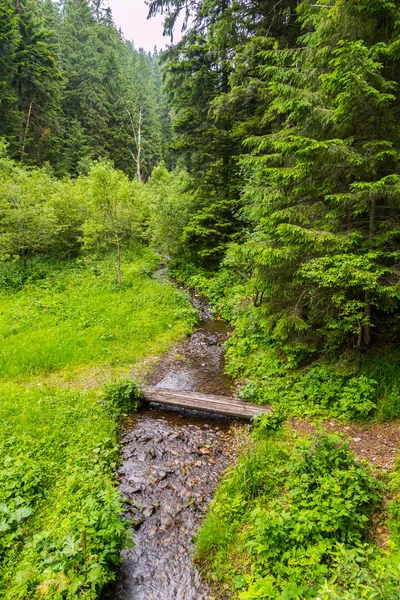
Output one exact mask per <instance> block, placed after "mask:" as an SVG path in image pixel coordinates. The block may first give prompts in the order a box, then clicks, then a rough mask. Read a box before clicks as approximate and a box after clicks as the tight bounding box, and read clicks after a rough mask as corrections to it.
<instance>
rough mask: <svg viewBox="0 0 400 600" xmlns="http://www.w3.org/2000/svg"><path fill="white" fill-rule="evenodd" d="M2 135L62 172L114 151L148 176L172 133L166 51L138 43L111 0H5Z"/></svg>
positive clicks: (30, 161) (19, 153)
mask: <svg viewBox="0 0 400 600" xmlns="http://www.w3.org/2000/svg"><path fill="white" fill-rule="evenodd" d="M0 13H1V15H2V18H1V30H0V48H1V54H0V79H1V85H0V136H3V137H4V138H5V139H6V140H7V141H8V142H9V145H10V153H11V156H12V157H14V158H16V159H18V160H21V161H22V162H23V163H25V164H27V165H37V166H42V165H44V164H45V163H49V164H50V165H51V166H52V167H53V169H54V171H55V173H56V174H57V175H58V176H61V175H73V176H75V175H77V174H78V173H81V172H85V171H87V168H88V164H89V162H90V161H93V160H96V159H98V158H112V160H113V162H114V164H115V166H116V167H117V168H119V169H122V170H124V171H125V172H126V173H128V174H130V175H134V174H138V175H139V177H144V178H146V177H148V175H149V174H150V172H151V170H152V168H153V167H154V166H155V165H156V164H157V163H158V162H159V161H160V160H162V159H166V158H167V155H166V148H167V144H168V140H169V136H170V125H169V117H168V112H167V110H166V108H165V102H164V99H163V92H162V89H161V73H160V67H159V62H158V57H157V54H156V53H154V54H150V53H145V52H144V51H143V50H137V49H135V48H134V46H133V43H132V42H129V41H127V40H125V39H124V38H123V35H122V33H121V32H120V31H117V29H116V28H115V26H114V23H113V19H112V14H111V11H110V9H109V8H104V6H103V5H102V3H101V2H88V1H87V0H67V1H66V2H59V3H55V2H52V1H51V0H46V1H45V2H38V1H37V0H26V1H25V0H18V1H16V2H14V0H4V2H3V0H2V2H1V6H0Z"/></svg>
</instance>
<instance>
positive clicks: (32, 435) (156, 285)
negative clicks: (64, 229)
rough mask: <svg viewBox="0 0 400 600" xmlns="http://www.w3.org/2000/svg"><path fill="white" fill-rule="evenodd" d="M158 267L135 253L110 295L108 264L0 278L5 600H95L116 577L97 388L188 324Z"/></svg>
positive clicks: (106, 441) (111, 434) (109, 431)
mask: <svg viewBox="0 0 400 600" xmlns="http://www.w3.org/2000/svg"><path fill="white" fill-rule="evenodd" d="M157 264H158V260H157V257H155V256H154V254H153V253H152V252H150V251H147V250H144V249H136V251H132V253H131V255H130V256H129V257H127V258H126V259H125V261H124V264H123V284H122V285H121V286H119V287H118V286H116V284H115V283H114V277H115V273H114V259H113V257H109V258H105V259H102V260H97V261H95V260H89V259H87V260H86V261H71V262H68V263H58V264H56V263H46V262H43V261H42V262H38V263H36V264H34V265H33V266H32V267H31V269H30V270H29V271H28V272H23V270H21V268H20V267H18V266H17V267H15V266H14V267H10V268H9V270H8V272H6V269H5V268H3V270H2V272H1V273H0V282H3V289H2V295H1V298H0V375H1V380H0V479H1V488H0V597H1V598H4V599H5V600H11V599H12V600H14V599H18V600H28V599H30V598H32V599H39V598H51V599H57V600H61V599H63V600H65V599H71V600H72V599H78V598H79V599H85V600H89V599H90V600H94V599H96V598H98V597H99V594H100V590H101V589H102V587H103V586H104V585H105V584H106V583H107V582H109V581H112V580H113V578H114V577H115V570H116V565H118V563H119V561H120V550H121V548H122V546H123V545H124V543H125V541H126V524H125V523H124V521H123V520H122V519H121V513H122V509H121V502H120V498H119V494H118V492H117V490H116V487H115V480H114V473H115V468H116V465H117V462H118V422H117V421H118V419H117V418H116V417H117V415H116V414H115V411H114V410H110V407H109V406H108V404H109V403H108V404H107V403H106V402H104V401H102V400H101V393H102V386H103V384H105V383H107V381H108V380H110V378H111V377H113V378H114V377H120V376H126V374H129V373H131V372H132V370H133V369H136V370H139V371H140V366H141V365H143V364H146V361H148V359H149V358H155V357H156V356H157V355H159V354H160V353H162V352H164V351H165V350H166V348H167V347H168V346H169V345H170V344H171V343H173V342H174V340H176V339H178V338H180V337H182V336H184V335H186V334H187V333H188V332H189V331H190V329H191V327H192V326H193V323H194V321H195V315H194V311H193V310H192V308H191V306H190V304H189V302H188V299H187V296H186V294H185V293H184V292H181V291H179V290H177V289H176V288H175V287H173V286H172V285H169V284H168V283H166V282H159V281H156V280H154V279H152V278H151V277H150V276H149V275H150V273H151V272H152V270H153V269H154V268H156V266H157ZM0 285H1V283H0ZM145 370H146V368H144V369H143V372H145ZM93 373H95V374H96V375H98V374H100V375H99V376H98V377H97V378H96V377H93ZM118 385H120V384H118ZM107 389H109V388H107ZM124 389H125V388H124Z"/></svg>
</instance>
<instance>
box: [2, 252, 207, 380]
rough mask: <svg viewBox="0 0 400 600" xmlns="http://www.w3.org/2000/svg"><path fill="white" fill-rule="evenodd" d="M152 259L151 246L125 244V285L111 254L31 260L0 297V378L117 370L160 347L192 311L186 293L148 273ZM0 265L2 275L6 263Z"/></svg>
mask: <svg viewBox="0 0 400 600" xmlns="http://www.w3.org/2000/svg"><path fill="white" fill-rule="evenodd" d="M157 264H158V261H157V258H156V257H155V256H154V255H153V253H152V252H151V251H148V250H143V249H140V247H138V248H136V250H135V249H133V250H131V253H130V255H128V254H126V257H125V261H124V263H123V269H124V273H125V284H124V285H123V286H116V285H115V283H114V260H113V257H108V258H104V259H103V260H102V261H99V260H97V261H93V260H91V259H89V260H88V261H87V262H82V261H77V262H73V261H71V262H69V263H67V264H65V263H61V264H58V265H57V264H54V263H51V262H48V263H47V264H46V263H38V264H37V265H36V267H35V268H34V270H33V277H32V279H28V280H27V281H26V284H25V285H26V287H23V288H22V289H20V291H17V292H15V293H12V292H11V291H8V292H7V293H3V294H2V296H1V298H0V312H1V315H0V336H1V346H0V375H1V377H3V378H7V379H10V378H13V377H32V376H35V375H39V374H42V375H44V374H50V373H54V372H57V371H59V370H61V369H64V370H65V373H71V372H75V373H79V370H80V369H85V370H90V368H93V369H95V368H96V365H97V366H99V367H100V366H101V365H102V366H103V368H104V369H110V368H111V369H114V370H117V371H118V369H122V370H123V369H124V368H126V366H127V365H131V364H134V363H136V362H138V361H140V360H141V359H143V358H144V357H145V356H147V355H148V354H152V353H153V352H157V353H158V352H162V351H163V350H165V349H166V348H167V347H168V345H169V344H170V343H171V341H172V340H174V339H176V337H180V336H182V335H185V334H186V333H187V332H188V331H189V330H190V328H191V327H192V325H193V323H194V322H195V319H196V316H195V312H194V310H193V309H192V308H191V307H190V305H189V303H188V301H187V295H186V294H185V293H183V292H180V291H177V290H175V289H174V288H173V287H172V286H171V285H169V284H167V283H160V282H157V281H155V280H153V279H152V278H150V277H149V275H148V271H151V270H152V268H155V267H156V266H157ZM2 272H4V273H5V275H4V278H5V279H6V281H7V279H8V276H7V272H8V266H4V267H3V269H2ZM19 272H20V271H17V273H19ZM11 273H14V276H15V274H16V272H15V270H14V269H12V270H11ZM35 273H36V274H37V276H38V277H40V278H38V279H36V281H35V280H34V277H35ZM19 284H20V282H19V281H18V287H19ZM155 315H156V318H155Z"/></svg>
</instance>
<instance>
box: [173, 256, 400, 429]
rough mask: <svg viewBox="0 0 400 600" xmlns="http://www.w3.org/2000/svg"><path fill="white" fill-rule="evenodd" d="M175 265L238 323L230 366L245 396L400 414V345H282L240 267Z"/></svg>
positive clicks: (313, 413) (292, 408)
mask: <svg viewBox="0 0 400 600" xmlns="http://www.w3.org/2000/svg"><path fill="white" fill-rule="evenodd" d="M171 271H172V273H173V275H174V276H175V277H177V278H180V279H182V280H184V281H186V282H187V283H188V284H189V285H190V286H192V287H194V288H196V289H197V290H198V291H200V292H201V293H203V294H205V295H206V296H207V297H208V298H209V299H210V302H211V305H212V307H213V309H214V310H215V311H216V312H217V313H219V314H220V315H221V316H222V317H223V318H225V319H227V320H228V321H230V322H231V323H232V324H233V325H234V326H235V329H234V332H233V335H232V337H231V338H230V340H229V341H228V342H227V344H226V348H227V352H226V368H227V371H228V373H229V374H230V375H231V376H232V377H234V378H236V379H241V380H243V387H242V389H241V392H240V395H241V397H242V398H243V399H245V400H249V401H251V402H255V403H258V404H271V405H272V406H273V407H274V408H276V409H278V410H279V411H280V412H281V413H284V414H286V415H291V416H302V417H303V416H308V417H312V418H320V417H336V418H341V419H345V420H365V419H370V418H377V419H382V420H387V419H392V418H397V417H399V416H400V347H399V346H396V345H393V344H392V345H390V346H387V347H386V346H384V345H381V346H379V347H376V348H375V349H374V350H373V351H371V352H370V353H368V354H362V353H360V352H356V351H350V350H349V349H345V348H343V349H342V351H341V352H336V353H333V354H332V355H326V354H324V355H323V354H322V353H318V352H316V351H315V352H314V353H312V354H310V355H307V356H306V357H304V355H303V354H302V353H299V352H298V350H297V349H296V348H292V349H291V348H287V349H286V352H285V353H283V352H281V351H278V350H277V346H276V344H275V342H274V339H273V337H271V334H270V333H269V329H268V320H267V319H266V318H265V317H264V316H263V314H262V310H261V309H260V307H257V306H255V304H256V302H255V299H254V298H252V297H251V295H249V291H248V289H247V286H246V280H245V278H244V277H242V276H241V275H240V274H238V273H232V272H230V271H227V270H220V271H219V272H217V273H216V274H211V275H210V273H207V272H206V271H202V270H201V269H199V268H198V267H194V266H193V265H186V266H185V267H183V268H182V267H180V268H178V269H176V270H174V269H172V270H171Z"/></svg>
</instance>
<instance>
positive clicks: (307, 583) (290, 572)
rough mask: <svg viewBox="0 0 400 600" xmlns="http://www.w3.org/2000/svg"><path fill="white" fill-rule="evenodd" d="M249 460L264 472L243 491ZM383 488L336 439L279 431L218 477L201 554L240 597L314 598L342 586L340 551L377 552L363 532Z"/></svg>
mask: <svg viewBox="0 0 400 600" xmlns="http://www.w3.org/2000/svg"><path fill="white" fill-rule="evenodd" d="M251 464H252V465H258V468H257V469H254V468H253V469H252V470H251V473H252V474H253V473H257V471H261V473H260V474H259V475H257V476H256V477H255V478H254V479H255V480H256V481H257V483H258V486H257V487H256V488H253V490H252V494H247V493H245V489H246V487H245V486H244V485H243V482H244V481H246V478H243V471H244V472H247V473H248V472H249V465H251ZM260 467H261V468H260ZM382 491H383V486H382V484H381V483H379V482H378V481H377V480H376V479H375V478H374V477H373V476H372V475H371V474H370V473H369V472H368V471H367V470H366V469H365V468H364V467H363V466H362V465H360V464H358V463H357V462H355V460H354V457H353V455H352V453H351V451H350V450H349V447H348V445H347V444H346V443H345V442H344V441H343V440H342V439H341V438H339V437H337V436H332V435H325V434H324V435H320V436H318V437H316V438H310V439H306V440H302V439H300V440H299V439H298V438H296V437H294V435H293V434H291V433H290V432H289V431H287V430H285V431H282V434H281V435H280V436H278V437H277V436H273V437H270V438H266V439H265V440H264V441H263V442H262V443H261V440H260V442H259V443H258V444H257V445H256V446H253V448H252V450H251V451H250V453H249V454H248V455H247V456H246V457H242V458H241V459H240V461H239V464H238V466H237V467H235V469H234V471H233V472H232V473H230V474H229V475H228V477H227V478H226V479H225V480H224V481H223V482H222V484H221V485H220V488H219V490H218V491H217V495H216V498H215V500H214V501H213V502H212V504H211V509H210V511H209V513H208V515H207V518H206V520H205V523H204V525H203V527H202V529H201V531H200V533H199V535H198V541H197V552H198V555H199V557H200V558H201V559H202V560H203V561H204V562H205V563H206V567H207V570H208V571H209V570H210V569H211V570H212V572H213V576H214V577H217V578H218V580H219V581H221V582H222V581H223V582H224V585H225V586H230V587H231V589H232V588H235V589H240V590H241V591H240V592H239V596H238V597H239V598H240V599H241V600H256V599H267V598H271V599H272V598H274V599H275V598H287V599H291V598H293V599H294V598H299V599H300V598H302V599H303V598H304V599H305V598H316V597H319V596H318V590H320V589H322V588H323V586H324V585H328V584H329V585H337V586H338V589H339V588H340V586H342V588H343V589H344V590H346V589H347V588H349V587H351V586H350V583H349V581H346V580H345V579H344V578H343V577H342V578H341V579H340V585H339V578H337V570H339V566H338V565H339V559H338V556H339V554H340V553H341V551H342V550H343V549H344V551H346V552H347V551H351V550H353V549H356V551H357V549H359V548H360V549H362V548H364V549H366V550H365V551H363V552H364V553H365V556H366V561H367V560H368V561H371V560H372V558H374V559H375V558H376V557H377V556H378V554H379V553H378V551H377V550H375V549H374V547H373V546H372V545H370V544H368V534H369V528H370V522H371V521H370V519H371V516H372V513H373V511H374V510H376V509H377V508H378V507H379V505H380V502H381V499H382ZM221 531H226V533H225V534H224V535H222V533H220V532H221ZM370 549H371V551H370ZM232 563H233V567H232V566H230V565H232ZM225 565H226V566H225ZM340 568H342V567H340ZM245 588H246V589H245ZM359 589H361V587H360V588H359ZM321 597H322V596H321ZM344 597H345V596H343V598H344ZM346 597H347V596H346ZM350 597H351V596H349V598H350ZM359 597H363V596H362V595H360V596H359ZM371 597H373V596H371Z"/></svg>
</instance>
